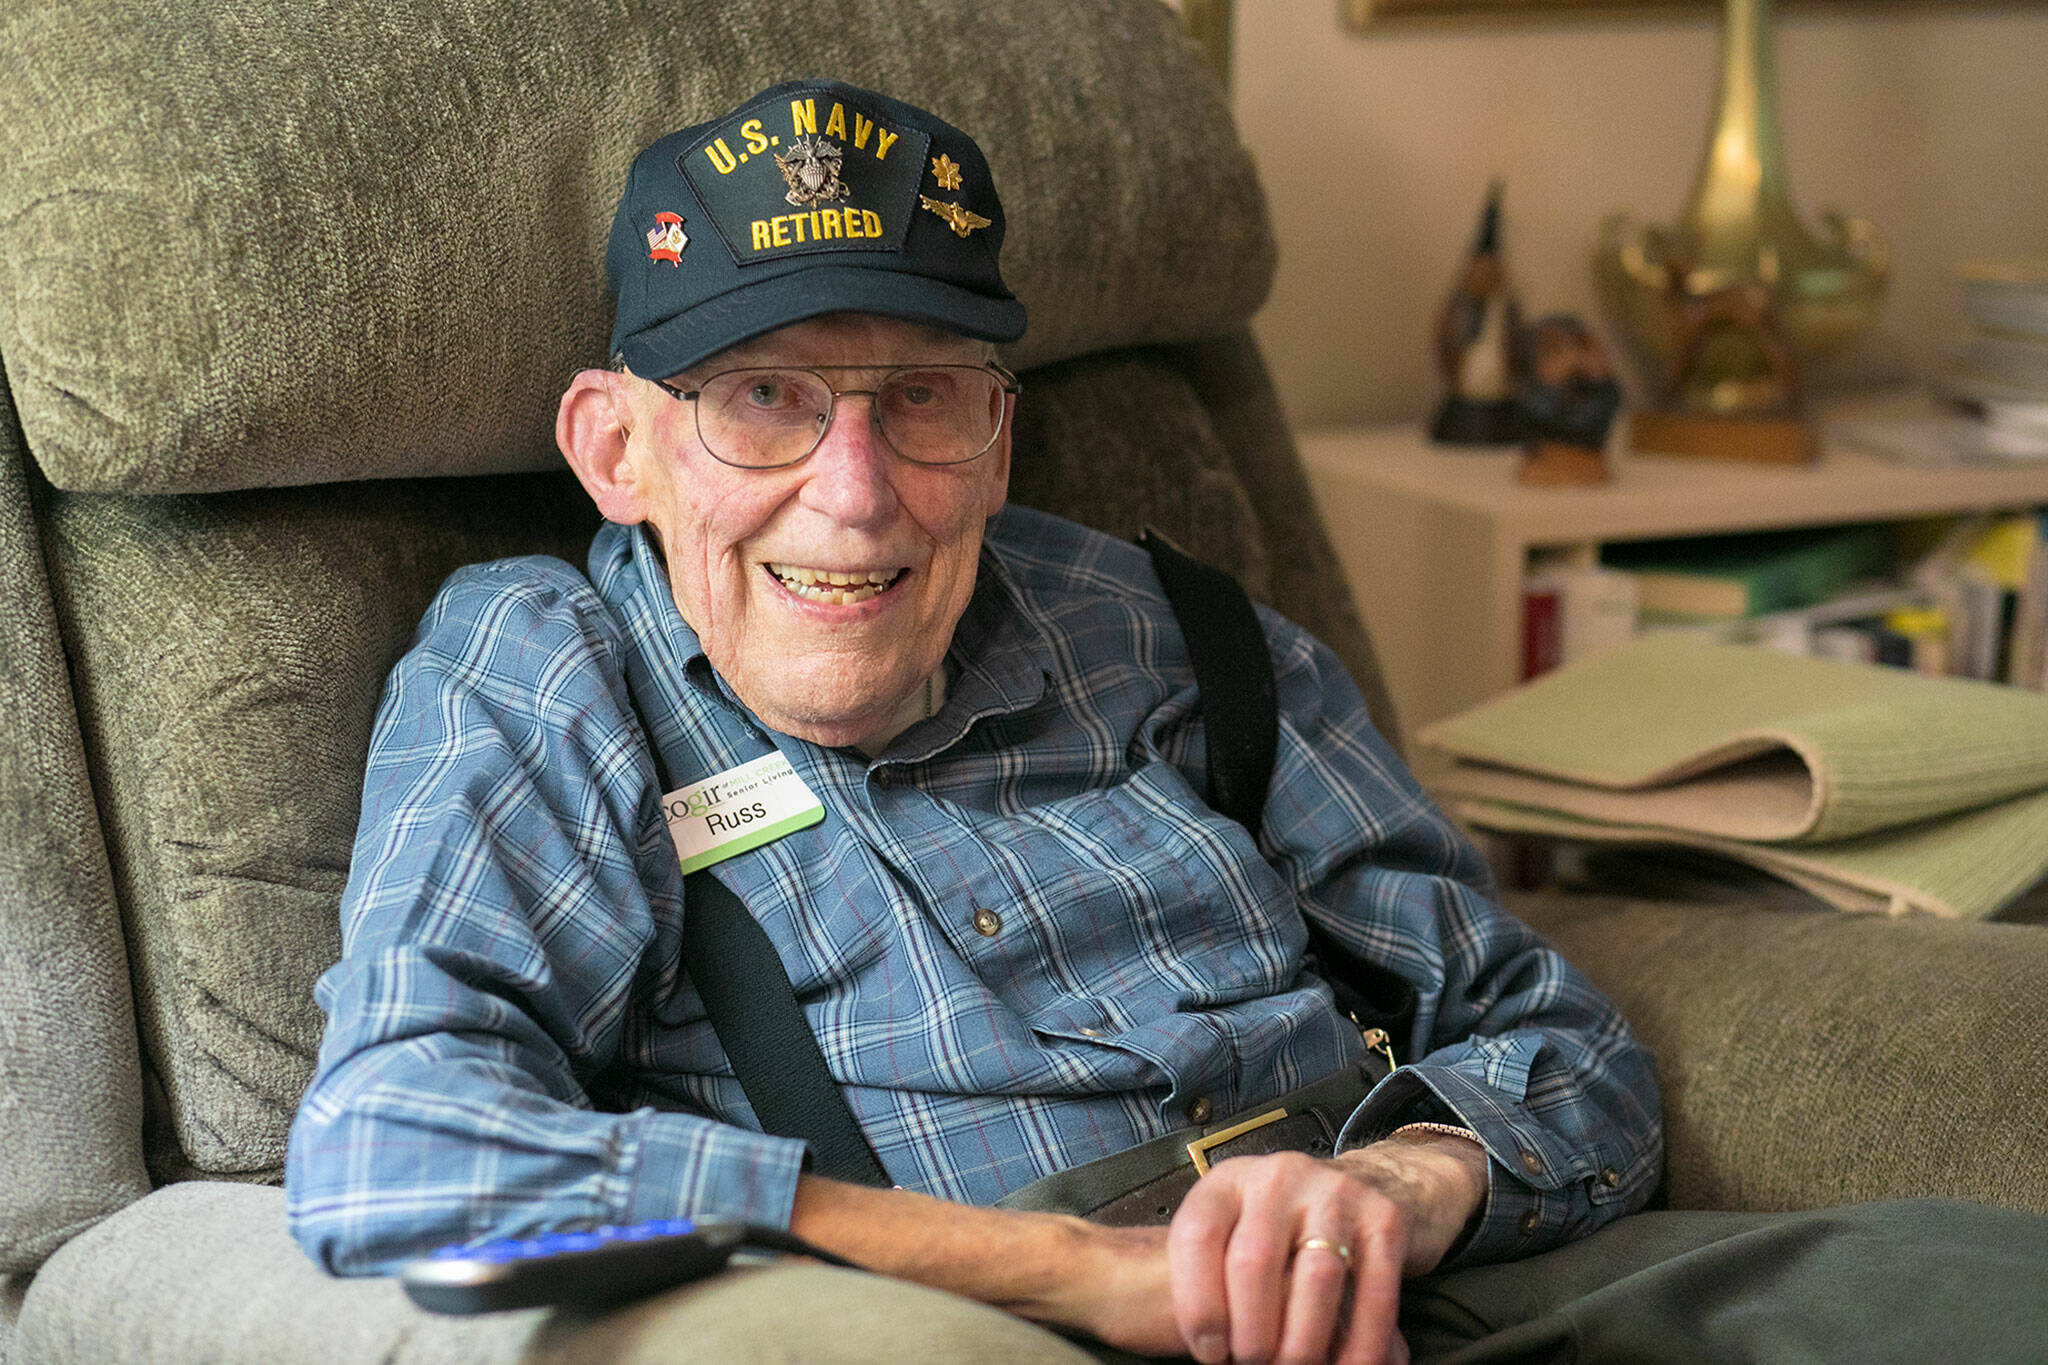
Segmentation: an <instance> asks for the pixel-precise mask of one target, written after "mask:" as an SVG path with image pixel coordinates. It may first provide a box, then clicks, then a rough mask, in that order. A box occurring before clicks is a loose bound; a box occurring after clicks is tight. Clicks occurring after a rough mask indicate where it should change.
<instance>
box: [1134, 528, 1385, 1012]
mask: <svg viewBox="0 0 2048 1365" xmlns="http://www.w3.org/2000/svg"><path fill="white" fill-rule="evenodd" d="M1138 544H1140V545H1142V546H1143V547H1144V548H1145V551H1146V553H1148V554H1150V555H1151V556H1152V566H1153V568H1154V569H1155V570H1157V572H1158V574H1159V586H1160V587H1161V588H1163V589H1164V590H1165V592H1166V600H1167V604H1168V605H1169V606H1171V607H1172V608H1173V615H1174V619H1175V620H1176V621H1178V622H1179V623H1180V633H1181V638H1182V639H1183V640H1184V641H1185V642H1186V643H1187V649H1188V663H1189V665H1190V666H1191V667H1192V668H1193V670H1194V674H1195V690H1196V691H1197V692H1199V693H1200V694H1201V698H1202V731H1203V734H1204V736H1205V738H1206V741H1207V745H1208V756H1209V804H1210V805H1211V806H1213V807H1214V808H1215V809H1216V811H1217V812H1218V813H1219V814H1223V815H1227V816H1229V817H1230V818H1231V819H1233V820H1235V821H1237V823H1239V824H1240V825H1243V826H1244V827H1245V828H1246V829H1248V830H1250V831H1251V832H1252V834H1253V835H1254V836H1256V835H1257V834H1258V832H1259V826H1260V825H1261V824H1262V823H1264V820H1265V809H1266V792H1267V789H1268V788H1269V787H1271V786H1272V784H1273V765H1274V763H1275V762H1276V761H1277V759H1278V756H1279V743H1280V698H1279V687H1278V683H1277V682H1276V681H1275V679H1274V676H1273V654H1272V651H1271V650H1270V649H1269V648H1268V647H1267V645H1266V632H1265V629H1264V628H1263V627H1261V626H1260V625H1259V614H1258V612H1257V610H1256V609H1254V608H1253V606H1252V599H1251V596H1250V594H1248V593H1246V592H1245V590H1244V585H1243V584H1241V583H1239V582H1238V581H1237V580H1236V579H1235V578H1232V577H1231V576H1230V575H1229V574H1227V573H1224V572H1223V571H1222V570H1221V569H1214V568H1211V567H1210V566H1208V565H1207V564H1204V563H1202V562H1201V561H1200V560H1198V559H1193V558H1190V557H1189V556H1188V555H1187V554H1185V553H1183V552H1182V551H1181V550H1180V549H1179V547H1177V546H1175V545H1174V544H1173V543H1172V542H1171V541H1169V540H1167V538H1166V537H1165V536H1163V535H1161V534H1159V533H1158V532H1157V531H1154V530H1153V529H1151V528H1150V527H1147V528H1146V529H1145V530H1144V532H1143V533H1142V534H1140V535H1139V537H1138ZM1307 925H1308V953H1309V958H1310V960H1311V961H1310V965H1311V966H1312V967H1313V968H1314V969H1315V972H1316V975H1318V976H1320V977H1322V978H1323V980H1325V981H1326V982H1328V983H1329V986H1330V989H1331V991H1332V993H1334V994H1335V995H1336V997H1337V1006H1338V1008H1340V1009H1342V1010H1343V1011H1344V1012H1345V1013H1346V1014H1348V1015H1350V1016H1351V1019H1352V1021H1353V1022H1354V1023H1356V1024H1357V1025H1358V1026H1359V1028H1360V1029H1361V1030H1364V1029H1367V1028H1380V1029H1384V1030H1386V1031H1387V1032H1388V1033H1389V1034H1391V1035H1392V1036H1393V1037H1395V1038H1403V1039H1405V1038H1406V1037H1407V1036H1408V1033H1409V1025H1410V1024H1411V1023H1412V1022H1413V1020H1414V1017H1415V1003H1416V1000H1415V988H1414V987H1413V986H1411V985H1409V984H1408V982H1407V980H1406V979H1405V978H1403V977H1401V976H1400V975H1398V974H1397V973H1395V972H1393V971H1390V970H1389V969H1387V968H1385V967H1382V966H1380V965H1379V964H1378V963H1377V962H1373V961H1370V960H1369V959H1366V958H1362V957H1360V956H1359V955H1358V954H1356V953H1354V952H1352V951H1351V950H1350V949H1349V948H1347V947H1345V946H1344V944H1343V943H1342V942H1340V941H1339V940H1338V938H1337V936H1336V935H1335V934H1332V933H1331V932H1330V931H1329V930H1327V929H1325V928H1324V927H1323V926H1322V925H1320V924H1318V923H1316V922H1315V921H1314V920H1312V919H1310V920H1308V921H1307Z"/></svg>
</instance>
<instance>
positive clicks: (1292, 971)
mask: <svg viewBox="0 0 2048 1365" xmlns="http://www.w3.org/2000/svg"><path fill="white" fill-rule="evenodd" d="M1006 823H1007V824H1010V825H1011V826H1012V829H1011V836H1012V839H1013V840H1014V844H1013V848H1012V850H1011V855H1012V857H1013V858H1014V859H1015V860H1016V862H1017V865H1018V868H1019V871H1020V872H1021V875H1022V876H1024V877H1025V878H1026V879H1028V882H1029V884H1030V886H1031V894H1030V897H1029V899H1030V900H1031V902H1032V905H1033V909H1034V911H1035V912H1036V918H1037V919H1038V920H1039V922H1040V923H1042V925H1043V927H1044V940H1045V941H1044V944H1043V951H1044V952H1045V953H1046V955H1047V958H1048V961H1047V963H1046V966H1047V970H1048V973H1049V975H1051V976H1052V977H1053V978H1054V979H1055V983H1056V985H1058V986H1060V987H1063V988H1064V991H1080V992H1083V993H1086V994H1088V995H1090V996H1092V997H1095V998H1097V999H1099V1000H1100V1001H1101V1002H1102V1006H1103V1008H1104V1009H1105V1011H1106V1012H1107V1013H1109V1014H1110V1015H1111V1017H1113V1018H1118V1021H1119V1022H1120V1023H1124V1024H1133V1023H1138V1022H1140V1020H1141V1018H1142V1016H1143V1015H1144V1014H1145V1013H1148V1012H1156V1011H1162V1010H1164V1011H1185V1010H1199V1009H1204V1008H1211V1007H1215V1006H1221V1005H1229V1004H1233V1003H1236V1002H1239V1001H1242V1000H1246V999H1255V998H1263V997H1265V996H1269V995H1272V994H1274V993H1276V992H1278V991H1280V990H1284V989H1286V988H1287V987H1288V985H1289V984H1290V983H1291V982H1292V980H1293V978H1294V976H1295V975H1296V973H1297V972H1298V970H1299V967H1300V961H1301V954H1302V950H1303V946H1304V944H1305V942H1306V933H1305V931H1304V930H1303V928H1302V924H1301V916H1300V913H1299V911H1298V910H1297V909H1296V908H1295V905H1294V898H1293V896H1292V894H1291V893H1290V892H1289V890H1288V888H1287V886H1286V884H1285V883H1284V882H1283V881H1282V880H1281V878H1280V876H1279V874H1278V873H1276V872H1275V871H1274V870H1273V869H1272V867H1271V866H1269V865H1268V864H1267V863H1266V861H1265V860H1264V859H1263V858H1262V857H1260V856H1259V852H1258V848H1257V845H1256V844H1255V843H1254V842H1253V839H1252V836H1251V834H1250V832H1249V831H1247V830H1246V829H1245V828H1244V827H1243V826H1241V825H1239V824H1237V823H1236V822H1235V821H1233V820H1230V819H1228V818H1226V817H1224V816H1222V815H1219V814H1217V813H1216V812H1215V811H1213V810H1211V809H1210V808H1209V807H1208V806H1207V804H1206V803H1204V802H1203V801H1202V799H1201V798H1200V796H1199V795H1197V794H1196V793H1195V791H1194V790H1193V788H1192V787H1191V786H1190V785H1189V784H1188V781H1187V779H1186V778H1185V777H1184V776H1183V775H1182V774H1181V772H1180V770H1179V769H1177V768H1175V767H1173V766H1172V765H1171V764H1168V763H1164V762H1155V763H1151V764H1148V765H1146V766H1145V767H1143V768H1140V769H1138V770H1137V771H1136V772H1134V773H1132V774H1131V775H1130V776H1129V777H1128V778H1127V779H1126V780H1124V781H1123V782H1120V783H1118V784H1117V785H1115V786H1112V787H1103V788H1097V789H1094V790H1091V791H1087V792H1083V793H1081V794H1079V795H1076V796H1072V797H1067V798H1063V799H1061V800H1058V801H1053V802H1048V803H1046V804H1044V805H1041V806H1034V807H1031V808H1029V809H1027V810H1025V811H1023V812H1021V813H1020V814H1019V815H1018V816H1017V817H1015V818H1014V819H1013V820H1011V821H1008V822H1006ZM1019 965H1020V966H1021V965H1022V964H1019ZM1063 993H1064V992H1063ZM1048 1003H1050V1002H1048ZM1049 1022H1050V1021H1049ZM1062 1022H1064V1021H1062ZM1055 1027H1057V1025H1055Z"/></svg>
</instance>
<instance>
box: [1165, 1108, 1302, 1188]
mask: <svg viewBox="0 0 2048 1365" xmlns="http://www.w3.org/2000/svg"><path fill="white" fill-rule="evenodd" d="M1286 1117H1287V1111H1286V1110H1285V1109H1268V1110H1267V1111H1266V1112H1265V1113H1263V1114H1260V1115H1259V1116H1258V1117H1257V1118H1250V1119H1246V1120H1245V1121H1244V1122H1243V1123H1233V1124H1231V1125H1230V1126H1229V1127H1228V1128H1225V1129H1224V1130H1223V1131H1222V1132H1220V1133H1209V1134H1206V1135H1204V1136H1202V1137H1198V1138H1196V1139H1195V1140H1194V1141H1193V1142H1190V1143H1189V1144H1188V1160H1189V1161H1192V1162H1194V1163H1195V1175H1196V1176H1197V1177H1198V1178H1199V1177H1201V1176H1205V1175H1207V1174H1209V1149H1210V1148H1212V1147H1221V1146H1222V1145H1223V1144H1224V1143H1226V1142H1229V1141H1230V1140H1232V1139H1233V1138H1241V1137H1243V1136H1244V1135H1245V1134H1246V1133H1249V1132H1251V1131H1252V1129H1254V1128H1264V1127H1265V1126H1266V1125H1267V1124H1269V1123H1278V1122H1279V1121H1280V1120H1281V1119H1284V1118H1286Z"/></svg>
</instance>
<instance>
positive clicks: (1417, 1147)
mask: <svg viewBox="0 0 2048 1365" xmlns="http://www.w3.org/2000/svg"><path fill="white" fill-rule="evenodd" d="M1431 1128H1432V1129H1445V1130H1448V1131H1430V1130H1424V1131H1418V1132H1413V1133H1410V1134H1408V1135H1407V1136H1403V1137H1399V1138H1396V1137H1395V1136H1393V1135H1392V1134H1389V1135H1388V1136H1387V1137H1384V1138H1381V1139H1380V1140H1379V1141H1377V1142H1374V1143H1372V1144H1370V1145H1368V1146H1365V1147H1355V1148H1353V1149H1351V1150H1350V1151H1348V1152H1345V1153H1343V1154H1342V1155H1340V1156H1338V1157H1337V1158H1336V1159H1337V1160H1338V1161H1339V1162H1340V1163H1343V1164H1345V1165H1348V1166H1350V1167H1351V1168H1352V1169H1353V1170H1354V1171H1356V1172H1357V1173H1358V1175H1359V1177H1360V1178H1361V1179H1364V1180H1365V1181H1367V1182H1368V1183H1370V1184H1372V1185H1373V1186H1374V1187H1375V1188H1377V1189H1379V1190H1380V1191H1381V1192H1382V1193H1383V1194H1385V1195H1387V1196H1388V1197H1389V1198H1391V1199H1393V1200H1394V1201H1395V1202H1397V1203H1399V1204H1401V1205H1402V1206H1403V1207H1404V1208H1406V1209H1407V1211H1408V1215H1409V1218H1410V1224H1409V1239H1408V1257H1407V1260H1406V1261H1405V1262H1404V1264H1403V1265H1402V1273H1404V1274H1407V1275H1421V1274H1426V1273H1427V1272H1429V1271H1430V1270H1432V1269H1434V1268H1435V1267H1436V1266H1437V1265H1438V1264H1439V1263H1440V1262H1441V1261H1442V1260H1443V1259H1444V1258H1445V1257H1446V1256H1448V1255H1449V1254H1451V1253H1452V1252H1453V1251H1454V1250H1456V1249H1457V1248H1459V1247H1461V1246H1462V1245H1463V1244H1464V1243H1465V1242H1466V1241H1467V1240H1468V1239H1469V1236H1470V1233H1471V1230H1472V1227H1473V1225H1474V1223H1475V1222H1476V1221H1477V1220H1478V1218H1479V1217H1480V1215H1481V1214H1482V1213H1483V1211H1484V1210H1485V1207H1486V1198H1487V1192H1488V1188H1489V1185H1488V1180H1489V1177H1488V1173H1487V1156H1486V1148H1485V1147H1484V1146H1482V1145H1481V1144H1480V1142H1479V1140H1478V1138H1477V1136H1476V1135H1471V1134H1465V1133H1462V1132H1461V1131H1460V1130H1457V1129H1452V1128H1450V1126H1449V1125H1442V1124H1440V1125H1431Z"/></svg>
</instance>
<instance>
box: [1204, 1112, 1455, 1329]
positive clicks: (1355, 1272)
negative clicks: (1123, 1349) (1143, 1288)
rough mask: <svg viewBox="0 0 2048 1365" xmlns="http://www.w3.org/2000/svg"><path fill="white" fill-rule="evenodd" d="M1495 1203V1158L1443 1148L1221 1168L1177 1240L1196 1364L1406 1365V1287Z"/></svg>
mask: <svg viewBox="0 0 2048 1365" xmlns="http://www.w3.org/2000/svg"><path fill="white" fill-rule="evenodd" d="M1485 1197H1486V1153H1485V1151H1484V1150H1483V1149H1482V1148H1480V1147H1479V1145H1478V1144H1477V1143H1475V1142H1471V1141H1468V1140H1466V1139H1464V1138H1458V1137H1450V1136H1446V1135H1428V1136H1423V1137H1419V1138H1414V1139H1410V1138H1402V1139H1398V1140H1394V1141H1387V1142H1378V1143H1374V1144H1373V1145H1372V1146H1370V1147H1365V1148H1360V1149H1359V1150H1357V1151H1353V1152H1346V1153H1345V1154H1343V1155H1342V1156H1339V1157H1336V1158H1334V1159H1331V1160H1318V1159H1317V1158H1314V1157H1310V1156H1305V1155H1302V1154H1299V1153H1291V1152H1282V1153H1277V1154H1275V1155H1272V1156H1263V1157H1238V1158H1236V1159H1234V1160H1230V1161H1223V1162H1219V1163H1218V1164H1217V1165H1216V1167H1215V1169H1214V1170H1212V1171H1211V1172H1210V1173H1209V1174H1208V1175H1207V1176H1205V1177H1204V1178H1203V1179H1202V1180H1201V1181H1200V1182H1198V1183H1197V1184H1196V1186H1195V1188H1194V1189H1193V1190H1192V1191H1191V1192H1190V1193H1189V1194H1188V1197H1187V1198H1186V1200H1184V1201H1183V1202H1182V1204H1181V1206H1180V1211H1179V1212H1178V1213H1177V1214H1175V1215H1174V1219H1173V1224H1172V1226H1171V1228H1170V1229H1169V1230H1168V1234H1167V1257H1168V1262H1169V1265H1170V1268H1171V1271H1172V1276H1171V1292H1172V1295H1173V1311H1174V1318H1175V1320H1176V1322H1177V1323H1178V1325H1179V1328H1180V1332H1181V1335H1182V1337H1183V1338H1184V1340H1185V1341H1186V1343H1187V1349H1188V1351H1189V1352H1190V1353H1191V1354H1192V1355H1193V1356H1194V1357H1195V1358H1196V1359H1197V1360H1200V1361H1204V1362H1211V1363H1213V1362H1221V1361H1225V1360H1228V1361H1232V1362H1238V1363H1239V1365H1242V1363H1243V1362H1264V1361H1278V1362H1318V1363H1319V1362H1323V1361H1336V1362H1341V1363H1342V1365H1367V1363H1368V1362H1371V1363H1372V1365H1378V1362H1405V1361H1406V1360H1407V1359H1408V1349H1407V1346H1406V1344H1405V1343H1404V1342H1403V1341H1402V1340H1401V1336H1400V1333H1399V1332H1398V1331H1397V1330H1396V1327H1395V1323H1396V1317H1397V1315H1398V1313H1399V1310H1400V1299H1401V1279H1402V1277H1403V1276H1405V1275H1420V1274H1423V1273H1425V1272H1426V1271H1428V1270H1430V1269H1432V1268H1433V1267H1434V1266H1435V1265H1436V1264H1437V1262H1438V1261H1440V1260H1442V1259H1443V1255H1444V1253H1445V1252H1446V1251H1448V1250H1449V1249H1450V1247H1451V1244H1452V1243H1453V1242H1454V1241H1456V1240H1457V1237H1458V1233H1459V1231H1460V1230H1461V1229H1462V1228H1463V1227H1464V1225H1465V1222H1466V1220H1467V1219H1468V1218H1469V1217H1470V1216H1471V1215H1472V1213H1473V1211H1474V1210H1476V1209H1477V1208H1478V1207H1479V1204H1480V1201H1481V1200H1483V1199H1484V1198H1485ZM1338 1248H1343V1249H1344V1251H1348V1252H1349V1257H1348V1259H1347V1258H1346V1256H1345V1255H1344V1254H1343V1252H1340V1251H1339V1250H1338Z"/></svg>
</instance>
